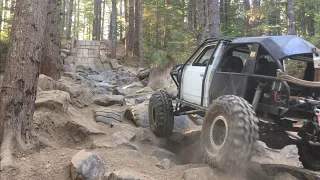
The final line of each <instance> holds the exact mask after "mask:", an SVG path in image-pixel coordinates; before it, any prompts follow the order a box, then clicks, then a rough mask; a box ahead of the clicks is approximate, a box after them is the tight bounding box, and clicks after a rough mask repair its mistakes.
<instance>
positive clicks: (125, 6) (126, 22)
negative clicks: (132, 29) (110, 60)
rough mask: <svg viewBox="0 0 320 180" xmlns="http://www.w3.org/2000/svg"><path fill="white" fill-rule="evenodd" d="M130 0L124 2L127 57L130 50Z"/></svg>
mask: <svg viewBox="0 0 320 180" xmlns="http://www.w3.org/2000/svg"><path fill="white" fill-rule="evenodd" d="M128 18H129V17H128V0H124V19H125V24H124V31H125V43H126V57H128V50H129V41H128V40H129V39H128V38H129V29H128V27H129V19H128Z"/></svg>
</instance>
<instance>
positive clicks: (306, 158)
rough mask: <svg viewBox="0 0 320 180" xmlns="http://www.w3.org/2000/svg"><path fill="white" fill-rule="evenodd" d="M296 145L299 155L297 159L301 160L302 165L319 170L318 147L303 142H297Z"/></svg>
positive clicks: (319, 148) (319, 150) (319, 151)
mask: <svg viewBox="0 0 320 180" xmlns="http://www.w3.org/2000/svg"><path fill="white" fill-rule="evenodd" d="M297 147H298V154H299V156H300V157H299V160H300V161H301V162H302V165H303V167H304V168H306V169H309V170H313V171H320V147H319V146H311V145H305V144H299V145H297Z"/></svg>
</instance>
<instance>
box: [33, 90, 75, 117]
mask: <svg viewBox="0 0 320 180" xmlns="http://www.w3.org/2000/svg"><path fill="white" fill-rule="evenodd" d="M69 102H70V95H69V93H67V92H63V91H59V90H52V91H42V92H40V93H39V94H38V95H37V99H36V101H35V108H36V109H38V108H41V107H45V108H49V109H53V110H57V111H63V112H67V110H68V105H69Z"/></svg>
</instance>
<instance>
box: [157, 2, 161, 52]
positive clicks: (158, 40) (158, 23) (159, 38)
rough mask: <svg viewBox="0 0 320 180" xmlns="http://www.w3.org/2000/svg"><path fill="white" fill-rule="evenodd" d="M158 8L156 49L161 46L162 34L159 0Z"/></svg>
mask: <svg viewBox="0 0 320 180" xmlns="http://www.w3.org/2000/svg"><path fill="white" fill-rule="evenodd" d="M156 3H157V9H156V49H159V48H160V46H161V34H160V20H161V17H160V6H159V2H158V1H157V2H156Z"/></svg>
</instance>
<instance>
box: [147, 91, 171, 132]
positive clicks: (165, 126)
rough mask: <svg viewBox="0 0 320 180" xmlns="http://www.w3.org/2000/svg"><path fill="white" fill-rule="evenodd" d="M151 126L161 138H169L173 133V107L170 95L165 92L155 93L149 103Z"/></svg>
mask: <svg viewBox="0 0 320 180" xmlns="http://www.w3.org/2000/svg"><path fill="white" fill-rule="evenodd" d="M149 125H150V129H151V131H152V132H153V133H154V134H155V135H156V136H159V137H168V136H170V135H171V133H172V131H173V125H174V117H173V105H172V100H171V97H170V95H169V94H168V93H167V92H165V91H160V92H156V93H154V94H153V95H152V96H151V98H150V102H149Z"/></svg>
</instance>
